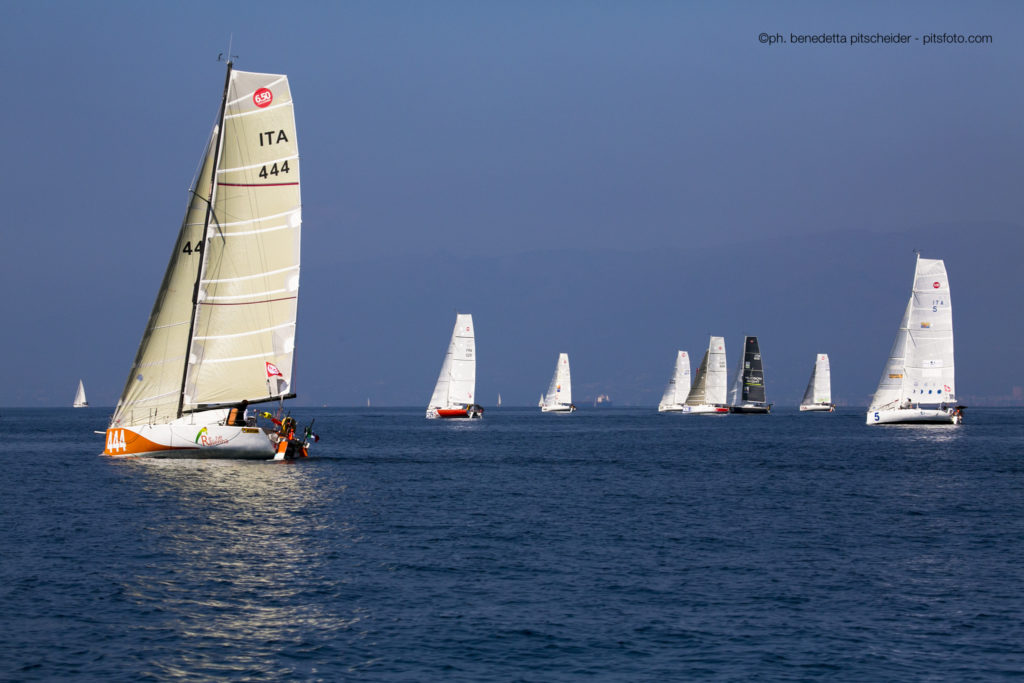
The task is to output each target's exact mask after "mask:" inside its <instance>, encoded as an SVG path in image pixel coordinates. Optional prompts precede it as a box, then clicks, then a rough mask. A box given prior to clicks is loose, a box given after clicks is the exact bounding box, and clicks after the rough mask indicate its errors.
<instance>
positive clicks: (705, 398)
mask: <svg viewBox="0 0 1024 683" xmlns="http://www.w3.org/2000/svg"><path fill="white" fill-rule="evenodd" d="M727 372H728V371H727V369H726V366H725V338H724V337H711V339H710V341H709V342H708V350H707V351H705V352H704V358H703V359H702V360H701V363H700V367H699V368H697V377H696V379H695V380H694V382H693V387H692V388H691V389H690V393H689V395H687V397H686V405H688V406H699V405H724V404H725V398H726V384H727V377H726V375H727Z"/></svg>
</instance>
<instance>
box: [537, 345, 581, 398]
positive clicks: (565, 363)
mask: <svg viewBox="0 0 1024 683" xmlns="http://www.w3.org/2000/svg"><path fill="white" fill-rule="evenodd" d="M540 409H541V412H545V413H571V412H573V411H574V410H576V406H575V405H574V404H573V402H572V376H571V375H570V374H569V354H567V353H560V354H558V362H557V364H556V365H555V374H554V375H552V377H551V384H549V385H548V392H547V393H546V394H544V396H543V397H542V399H541V405H540Z"/></svg>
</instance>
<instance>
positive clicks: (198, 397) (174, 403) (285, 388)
mask: <svg viewBox="0 0 1024 683" xmlns="http://www.w3.org/2000/svg"><path fill="white" fill-rule="evenodd" d="M301 224H302V217H301V201H300V195H299V154H298V146H297V144H296V136H295V116H294V112H293V105H292V95H291V90H290V88H289V85H288V77H287V76H284V75H279V74H264V73H250V72H245V71H236V70H233V69H232V65H231V63H230V62H228V64H227V75H226V77H225V82H224V92H223V95H222V98H221V104H220V114H219V116H218V119H217V123H216V125H215V126H214V128H213V132H212V134H211V135H210V138H209V141H208V142H207V145H206V150H205V152H204V154H203V158H202V163H201V165H200V171H199V174H198V176H197V177H196V178H195V180H194V181H193V183H192V187H191V188H190V190H189V203H188V208H187V210H186V212H185V218H184V220H183V221H182V224H181V228H180V229H179V231H178V237H177V239H176V240H175V242H174V248H173V251H172V253H171V259H170V262H169V263H168V265H167V271H166V273H165V274H164V278H163V281H162V282H161V284H160V289H159V291H158V292H157V296H156V302H155V303H154V304H153V310H152V312H151V313H150V315H149V321H148V322H147V323H146V328H145V331H144V332H143V335H142V342H141V343H140V344H139V349H138V352H137V353H136V355H135V361H134V362H133V363H132V368H131V372H130V373H129V375H128V380H127V382H126V383H125V387H124V391H123V392H122V393H121V398H120V400H119V401H118V402H117V408H116V409H115V411H114V415H113V417H112V418H111V420H110V426H109V427H108V429H107V430H106V437H107V440H106V448H105V450H104V454H105V455H112V456H151V457H165V458H166V457H177V458H211V457H213V458H217V457H220V458H253V459H287V458H292V457H298V456H302V455H305V454H306V446H307V445H308V442H309V441H310V440H312V436H313V435H312V431H311V429H310V428H307V429H306V430H305V434H304V435H302V432H301V430H298V429H297V428H296V424H295V421H294V419H292V418H291V417H290V416H283V415H282V414H281V410H282V408H283V404H281V403H280V402H281V401H283V400H284V399H288V398H294V396H295V393H294V391H293V386H292V385H293V371H294V364H295V319H296V311H297V307H298V295H299V254H300V248H299V245H300V235H301V229H300V226H301ZM267 402H278V403H279V408H278V412H277V414H276V416H275V415H271V414H270V413H261V414H260V416H261V417H265V418H270V419H271V421H272V424H270V425H267V426H260V425H259V424H258V422H257V417H256V416H254V415H251V414H249V410H248V407H249V406H250V405H252V404H254V403H267ZM311 426H312V425H310V427H311ZM297 434H298V435H297Z"/></svg>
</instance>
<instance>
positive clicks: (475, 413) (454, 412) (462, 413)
mask: <svg viewBox="0 0 1024 683" xmlns="http://www.w3.org/2000/svg"><path fill="white" fill-rule="evenodd" d="M483 416H484V409H483V408H482V407H481V406H478V405H472V406H466V407H463V408H430V409H428V410H427V418H429V419H431V420H434V419H442V420H473V419H480V418H482V417H483Z"/></svg>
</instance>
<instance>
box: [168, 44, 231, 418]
mask: <svg viewBox="0 0 1024 683" xmlns="http://www.w3.org/2000/svg"><path fill="white" fill-rule="evenodd" d="M231 65H232V62H231V55H230V54H229V55H228V69H227V73H226V74H225V75H224V94H223V95H221V98H220V115H219V116H218V117H217V143H216V146H215V148H214V152H213V170H212V172H211V173H210V199H209V201H208V202H207V204H206V218H205V219H204V220H203V241H202V242H201V244H202V245H203V253H202V254H201V255H200V256H199V266H198V268H197V269H196V284H195V287H193V289H192V316H191V318H190V319H189V323H188V338H187V339H186V341H185V367H184V369H183V370H182V372H181V390H180V391H179V392H178V417H181V415H182V408H184V406H185V381H186V380H187V378H188V361H189V352H190V350H191V349H192V336H193V335H194V334H195V327H196V312H197V311H198V310H199V283H200V282H201V281H202V278H203V266H205V265H206V252H207V245H206V239H207V237H208V235H209V232H210V218H212V217H213V202H214V200H215V198H216V193H217V167H218V166H220V153H221V147H222V145H223V143H224V112H225V111H226V110H227V103H228V86H230V84H231Z"/></svg>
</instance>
